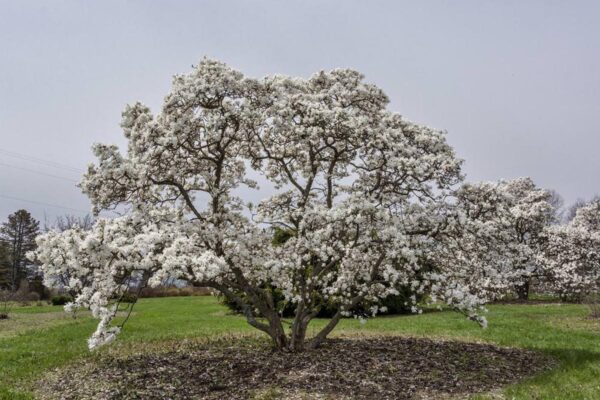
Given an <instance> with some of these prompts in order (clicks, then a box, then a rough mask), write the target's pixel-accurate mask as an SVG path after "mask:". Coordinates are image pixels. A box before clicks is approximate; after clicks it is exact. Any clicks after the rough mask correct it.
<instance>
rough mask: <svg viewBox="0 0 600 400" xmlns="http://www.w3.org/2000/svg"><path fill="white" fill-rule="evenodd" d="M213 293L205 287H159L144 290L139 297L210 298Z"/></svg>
mask: <svg viewBox="0 0 600 400" xmlns="http://www.w3.org/2000/svg"><path fill="white" fill-rule="evenodd" d="M211 294H212V292H211V291H210V289H208V288H205V287H195V286H184V287H182V288H178V287H175V286H170V287H157V288H150V287H147V288H144V289H143V290H142V291H141V293H140V295H139V297H140V298H145V297H146V298H147V297H181V296H210V295H211Z"/></svg>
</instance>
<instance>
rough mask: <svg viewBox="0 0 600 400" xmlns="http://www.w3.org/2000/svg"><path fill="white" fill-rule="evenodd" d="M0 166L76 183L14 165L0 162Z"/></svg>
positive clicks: (62, 177)
mask: <svg viewBox="0 0 600 400" xmlns="http://www.w3.org/2000/svg"><path fill="white" fill-rule="evenodd" d="M0 165H2V166H5V167H9V168H15V169H20V170H21V171H26V172H29V173H32V174H38V175H43V176H48V177H50V178H55V179H62V180H64V181H68V182H72V183H78V182H77V181H76V180H75V179H70V178H66V177H64V176H59V175H53V174H47V173H45V172H42V171H36V170H34V169H29V168H23V167H18V166H16V165H11V164H6V163H3V162H2V161H0Z"/></svg>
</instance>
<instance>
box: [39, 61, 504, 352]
mask: <svg viewBox="0 0 600 400" xmlns="http://www.w3.org/2000/svg"><path fill="white" fill-rule="evenodd" d="M387 104H388V98H387V97H386V95H385V94H384V93H383V92H382V91H381V90H380V89H379V88H377V87H375V86H373V85H371V84H368V83H365V82H364V81H363V76H362V75H361V74H360V73H358V72H355V71H352V70H345V69H340V70H334V71H331V72H320V73H317V74H315V75H313V76H312V77H311V78H309V79H299V78H289V77H284V76H272V77H267V78H265V79H262V80H255V79H250V78H247V77H245V76H244V75H243V74H241V73H240V72H237V71H235V70H232V69H231V68H229V67H227V66H226V65H224V64H222V63H220V62H217V61H213V60H208V59H204V60H203V61H202V62H201V63H200V64H199V65H198V66H197V67H196V68H194V70H193V71H192V72H191V73H189V74H187V75H180V76H176V77H175V78H174V81H173V87H172V90H171V92H170V93H169V94H168V95H167V97H166V98H165V101H164V105H163V107H162V109H161V110H160V112H159V113H158V114H156V115H154V114H152V113H151V112H150V110H149V109H148V107H146V106H144V105H142V104H140V103H136V104H133V105H131V106H128V107H127V108H126V109H125V111H124V112H123V119H122V123H121V126H122V128H123V131H124V135H125V137H126V139H127V140H128V147H127V151H126V153H124V154H123V153H121V152H120V151H119V150H118V148H117V147H116V146H111V145H102V144H97V145H95V146H94V152H95V154H96V156H97V157H98V162H97V164H96V165H92V166H90V167H89V169H88V171H87V173H86V174H85V176H84V178H83V180H82V182H81V187H82V189H83V191H84V192H85V193H86V194H87V195H88V196H89V198H90V199H91V201H92V203H93V204H94V207H95V211H96V212H98V211H100V210H106V209H113V208H114V207H123V206H126V207H128V209H129V211H130V212H129V213H128V214H127V216H123V217H120V218H115V219H99V220H98V221H97V222H96V224H95V226H94V227H93V228H92V229H91V230H90V231H88V232H84V231H82V230H80V229H77V228H75V229H71V230H67V231H65V232H62V233H57V232H50V233H48V234H46V235H44V236H42V237H40V238H39V239H38V243H39V249H38V251H37V253H36V254H35V257H36V258H37V259H38V260H39V261H40V262H41V263H42V264H43V267H42V268H43V270H44V272H45V276H46V280H47V282H48V283H52V282H54V281H56V280H58V279H59V277H64V276H68V277H69V282H68V287H69V288H70V289H73V290H76V292H77V293H78V295H77V297H76V298H75V300H74V302H73V304H72V305H71V307H89V308H91V309H92V310H93V312H94V315H96V316H97V317H99V318H100V324H99V326H98V329H97V331H96V332H95V333H94V335H93V336H92V338H91V339H90V342H89V344H90V347H92V348H93V347H96V346H98V345H100V344H103V343H106V342H109V341H111V340H113V339H114V337H115V335H116V334H117V333H118V331H119V329H120V328H119V327H118V326H111V320H112V319H113V317H114V316H115V313H116V310H117V305H118V301H119V299H120V297H121V296H122V295H123V293H124V292H125V291H126V290H128V288H130V287H131V286H132V284H133V283H135V286H136V287H140V286H143V285H150V286H156V285H160V284H161V282H163V281H165V280H166V279H173V278H176V279H181V280H185V281H187V282H189V283H191V284H193V285H198V286H206V287H211V288H214V289H215V290H217V291H218V292H220V293H221V294H223V295H224V296H226V297H227V298H228V299H229V300H230V301H232V302H235V303H236V304H237V305H238V306H239V307H240V308H241V309H242V310H243V312H244V314H245V316H246V318H247V320H248V323H249V324H250V325H252V326H253V327H255V328H257V329H259V330H261V331H263V332H265V333H266V334H268V335H269V336H270V338H271V339H272V341H273V343H274V345H275V346H276V347H277V348H278V349H281V350H289V351H301V350H303V349H305V348H314V347H317V346H319V345H320V344H321V343H322V341H323V340H324V339H325V338H326V337H327V335H328V334H329V333H330V332H331V331H332V330H333V329H334V327H335V326H336V324H337V323H338V322H339V320H340V319H341V318H342V317H343V316H346V315H351V314H352V313H353V311H354V310H355V309H356V308H357V307H363V308H364V307H366V306H368V307H370V312H371V313H373V314H376V313H377V312H378V306H377V303H378V301H379V300H380V299H382V298H385V297H386V296H388V295H393V294H396V293H397V288H398V287H400V286H402V287H410V288H411V290H413V291H414V293H427V294H428V295H429V296H431V298H432V299H435V300H437V301H443V302H445V303H446V304H448V305H450V306H452V307H454V308H456V309H458V310H461V311H463V312H465V313H466V314H467V315H469V316H470V317H471V318H473V319H476V320H478V321H479V322H481V323H482V324H485V320H484V319H483V318H482V317H480V316H478V315H477V310H478V309H479V307H480V306H481V305H482V304H483V303H484V302H485V301H486V299H487V298H488V294H489V293H490V292H491V291H492V290H493V289H494V287H495V286H494V285H495V284H492V283H490V282H489V281H490V276H487V275H486V274H480V275H479V276H476V275H475V274H474V273H473V263H469V262H467V261H468V260H469V257H470V256H467V253H468V251H466V250H465V248H463V249H462V250H461V245H464V243H466V242H467V240H471V241H472V242H471V243H470V244H469V245H471V246H472V245H473V243H475V242H473V241H474V240H477V239H474V238H473V236H472V235H480V236H479V237H480V238H482V237H484V236H485V234H487V233H485V232H486V229H487V227H486V222H485V221H472V220H471V218H470V214H469V213H465V212H464V210H457V209H456V207H454V206H453V205H452V202H448V200H447V199H448V198H449V197H450V196H452V195H453V190H452V188H453V187H454V186H455V185H456V184H457V183H459V182H460V181H461V175H460V165H461V161H460V160H458V159H457V158H456V157H455V154H454V151H453V150H452V148H451V147H450V146H449V145H448V144H447V143H446V140H445V137H444V135H443V134H442V133H441V132H439V131H435V130H433V129H430V128H427V127H424V126H420V125H416V124H413V123H411V122H408V121H406V120H404V119H403V118H401V117H400V116H399V115H398V114H395V113H393V112H390V111H388V110H387V109H386V106H387ZM257 174H258V175H260V176H262V177H263V179H265V180H267V181H268V182H270V184H272V186H273V187H274V189H273V190H272V191H271V195H270V196H268V197H266V198H265V199H264V200H263V201H261V202H260V203H259V204H258V205H257V206H254V207H251V206H250V205H246V204H245V202H244V201H243V199H241V198H240V197H239V196H240V194H241V193H244V192H245V193H248V191H249V190H252V189H254V188H256V187H257V184H256V182H255V181H253V180H252V179H251V177H252V176H256V175H257ZM466 225H469V226H470V227H471V228H472V231H470V233H469V235H466V234H464V233H462V234H461V233H460V232H464V230H463V229H462V227H463V226H466ZM274 228H280V229H283V230H284V231H285V232H286V234H287V236H288V237H289V238H288V239H287V240H285V241H284V243H281V244H279V245H277V246H274V245H272V243H271V239H272V235H273V229H274ZM481 235H483V236H481ZM491 236H492V234H491V233H490V234H489V237H491ZM479 242H481V239H479ZM490 257H491V258H494V259H496V258H495V257H494V256H490ZM456 260H459V261H457V262H454V261H456ZM481 262H482V263H485V262H486V261H485V260H484V259H483V258H482V259H481ZM475 266H476V267H478V266H479V265H478V264H476V265H475ZM500 286H502V285H500ZM274 289H275V290H277V291H278V292H280V293H281V294H282V295H283V296H284V298H285V301H286V302H287V303H288V304H292V305H293V307H294V316H293V318H292V321H291V326H290V329H284V321H283V320H282V317H281V314H280V312H279V309H278V306H277V302H276V301H275V300H274V297H273V293H274ZM413 298H414V297H413ZM325 304H328V306H331V305H334V307H335V308H336V310H337V312H336V313H335V314H334V315H333V317H332V318H331V320H330V321H329V322H328V323H327V324H326V325H325V326H324V327H323V328H322V329H321V330H320V331H319V332H318V333H317V334H316V335H314V336H313V337H311V338H307V336H306V333H307V327H308V325H309V323H310V321H311V320H312V319H313V318H314V317H315V316H316V315H317V314H318V312H319V310H320V309H321V308H322V307H323V306H324V305H325Z"/></svg>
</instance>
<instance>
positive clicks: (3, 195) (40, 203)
mask: <svg viewBox="0 0 600 400" xmlns="http://www.w3.org/2000/svg"><path fill="white" fill-rule="evenodd" d="M0 197H2V198H5V199H9V200H17V201H24V202H26V203H31V204H37V205H41V206H47V207H54V208H62V209H65V210H69V211H77V212H82V213H86V214H89V213H90V212H89V211H84V210H80V209H78V208H71V207H64V206H59V205H56V204H50V203H44V202H41V201H35V200H27V199H22V198H19V197H13V196H7V195H5V194H0Z"/></svg>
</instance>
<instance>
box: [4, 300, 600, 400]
mask: <svg viewBox="0 0 600 400" xmlns="http://www.w3.org/2000/svg"><path fill="white" fill-rule="evenodd" d="M61 310H62V308H61V307H54V306H47V307H21V308H17V309H15V310H14V312H15V318H14V319H12V320H9V321H0V399H29V398H31V394H30V393H29V392H28V388H29V387H30V385H31V383H33V382H34V381H35V380H36V379H37V377H38V376H39V374H40V373H43V372H44V371H46V370H49V369H52V368H55V367H59V366H61V365H64V364H65V363H68V362H70V361H72V360H75V359H80V358H84V357H93V354H90V353H89V352H88V351H87V349H86V339H87V337H88V336H89V335H90V334H91V333H92V332H93V331H94V329H95V325H96V321H94V320H92V319H91V318H89V317H88V316H87V315H85V314H84V315H82V316H80V317H79V318H78V319H75V320H73V319H70V318H65V317H64V316H63V314H62V312H61ZM134 312H135V314H134V315H132V317H131V319H130V320H129V322H128V324H127V325H126V327H125V330H124V332H123V333H122V334H121V335H120V336H119V339H118V341H117V342H116V343H115V344H113V345H112V346H113V348H112V350H111V349H110V348H107V349H103V350H101V351H114V349H115V346H117V347H118V348H120V349H126V348H128V347H136V348H139V345H140V343H142V344H152V343H162V342H164V341H169V342H171V341H178V340H181V339H194V338H210V337H217V336H224V335H230V334H231V335H235V334H240V333H251V332H255V330H253V329H252V328H250V327H249V326H248V325H247V324H246V322H245V321H244V320H243V319H242V318H241V317H238V316H233V315H229V314H228V313H227V311H226V309H225V308H224V307H222V306H221V305H220V304H218V302H217V300H216V299H215V298H212V297H173V298H160V299H144V300H141V301H140V302H139V303H138V304H137V305H136V307H135V311H134ZM587 313H588V311H587V309H586V308H585V307H583V306H578V305H560V304H549V305H542V304H537V305H494V306H491V307H490V312H489V315H488V320H489V328H488V329H485V330H483V329H481V328H479V327H478V326H477V325H476V324H475V323H473V322H470V321H467V320H466V319H465V318H464V317H463V316H461V315H460V314H457V313H453V312H431V313H425V314H423V315H413V316H399V317H379V318H374V319H371V320H369V321H368V322H367V323H366V324H364V325H362V324H360V323H359V322H358V321H357V320H353V319H348V320H344V321H342V322H341V323H340V325H339V326H338V328H337V329H336V331H334V333H335V334H337V335H348V334H349V335H356V334H362V335H373V334H394V335H397V334H398V335H410V336H427V337H436V338H446V339H459V340H467V341H478V342H488V343H495V344H499V345H502V346H513V347H522V348H528V349H533V350H539V351H542V352H544V353H547V354H550V355H552V356H554V357H555V358H556V359H557V360H558V361H559V365H558V366H557V367H556V368H555V369H553V370H552V371H549V372H547V373H544V374H542V375H539V376H536V377H534V378H532V379H529V380H527V381H525V382H522V383H520V384H517V385H513V386H510V387H508V388H506V389H505V390H504V393H503V394H504V396H505V397H506V398H508V399H512V398H515V399H600V322H597V321H593V320H589V319H587V318H586V315H587ZM324 323H325V321H315V323H314V324H313V325H314V326H311V329H312V330H315V329H317V328H318V327H319V326H322V325H323V324H324ZM3 332H4V334H3ZM476 398H485V396H477V397H476Z"/></svg>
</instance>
